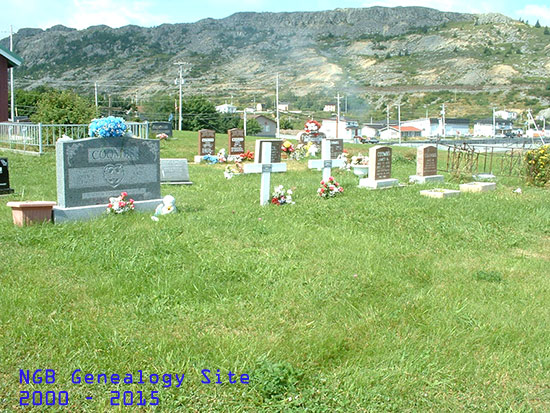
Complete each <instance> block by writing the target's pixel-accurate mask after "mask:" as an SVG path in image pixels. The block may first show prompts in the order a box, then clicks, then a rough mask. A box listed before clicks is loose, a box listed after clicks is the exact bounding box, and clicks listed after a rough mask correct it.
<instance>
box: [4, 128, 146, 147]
mask: <svg viewBox="0 0 550 413" xmlns="http://www.w3.org/2000/svg"><path fill="white" fill-rule="evenodd" d="M126 125H127V126H128V128H129V129H130V131H131V132H132V134H133V135H134V136H136V137H138V138H140V139H149V123H148V122H126ZM63 135H66V136H69V137H70V138H72V139H83V138H88V125H87V124H78V125H61V124H58V125H45V124H42V123H38V124H36V123H14V122H0V149H6V150H11V151H16V152H24V153H30V154H38V155H41V154H42V153H44V151H45V150H46V148H48V147H50V148H51V147H55V143H56V142H57V140H58V139H60V138H61V137H63Z"/></svg>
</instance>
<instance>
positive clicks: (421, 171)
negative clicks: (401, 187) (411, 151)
mask: <svg viewBox="0 0 550 413" xmlns="http://www.w3.org/2000/svg"><path fill="white" fill-rule="evenodd" d="M441 181H443V175H438V174H437V148H436V147H435V146H433V145H423V146H420V147H419V148H418V149H417V150H416V175H411V176H409V182H416V183H420V184H424V183H426V182H441Z"/></svg>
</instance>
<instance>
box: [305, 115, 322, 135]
mask: <svg viewBox="0 0 550 413" xmlns="http://www.w3.org/2000/svg"><path fill="white" fill-rule="evenodd" d="M304 130H305V131H306V133H309V134H310V135H313V136H317V135H318V134H319V131H320V130H321V124H320V123H319V122H317V121H316V120H313V119H311V120H308V121H307V122H306V123H305V125H304Z"/></svg>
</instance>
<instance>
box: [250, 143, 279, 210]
mask: <svg viewBox="0 0 550 413" xmlns="http://www.w3.org/2000/svg"><path fill="white" fill-rule="evenodd" d="M273 145H279V151H280V143H279V142H274V141H269V140H265V141H264V140H261V139H259V140H257V141H256V152H257V153H260V150H261V154H262V158H261V159H260V163H253V164H245V165H244V173H245V174H258V173H261V174H262V181H261V186H260V205H266V204H269V200H270V198H271V173H272V172H286V163H273V162H271V158H272V150H273V151H275V150H276V148H275V147H273Z"/></svg>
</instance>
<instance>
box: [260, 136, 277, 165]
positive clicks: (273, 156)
mask: <svg viewBox="0 0 550 413" xmlns="http://www.w3.org/2000/svg"><path fill="white" fill-rule="evenodd" d="M268 142H269V143H271V145H266V143H268ZM282 144H283V141H282V140H281V139H258V140H257V141H256V145H255V152H254V163H260V162H261V163H265V162H264V161H263V159H264V158H263V151H264V150H265V149H267V148H269V153H270V155H269V158H268V160H269V163H280V162H281V145H282Z"/></svg>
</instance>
